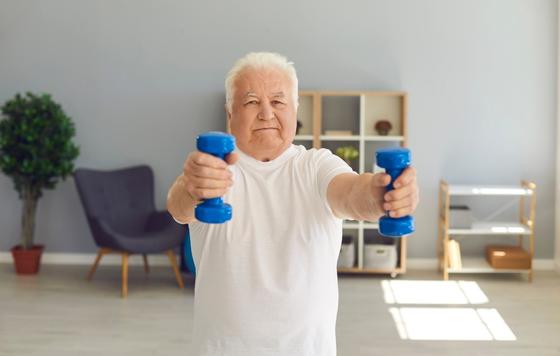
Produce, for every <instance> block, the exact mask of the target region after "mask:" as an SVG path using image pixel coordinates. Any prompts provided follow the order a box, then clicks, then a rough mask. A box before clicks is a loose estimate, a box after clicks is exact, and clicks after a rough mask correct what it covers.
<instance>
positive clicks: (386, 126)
mask: <svg viewBox="0 0 560 356" xmlns="http://www.w3.org/2000/svg"><path fill="white" fill-rule="evenodd" d="M392 128H393V125H391V123H390V122H389V121H387V120H379V121H377V122H376V123H375V126H374V129H375V131H376V132H377V133H378V134H379V135H381V136H387V135H388V134H389V131H391V129H392Z"/></svg>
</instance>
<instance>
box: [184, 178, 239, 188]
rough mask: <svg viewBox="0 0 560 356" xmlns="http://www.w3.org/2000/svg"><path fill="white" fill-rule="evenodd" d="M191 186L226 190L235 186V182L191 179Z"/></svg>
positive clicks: (229, 180)
mask: <svg viewBox="0 0 560 356" xmlns="http://www.w3.org/2000/svg"><path fill="white" fill-rule="evenodd" d="M190 182H191V185H192V186H193V187H195V188H199V189H225V188H229V187H231V186H232V185H233V180H231V179H208V178H199V177H191V178H190Z"/></svg>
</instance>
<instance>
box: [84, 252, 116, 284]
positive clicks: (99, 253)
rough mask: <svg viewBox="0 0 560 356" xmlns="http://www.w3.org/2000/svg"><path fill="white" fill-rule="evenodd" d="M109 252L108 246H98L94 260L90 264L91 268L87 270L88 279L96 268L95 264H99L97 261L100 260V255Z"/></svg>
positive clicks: (89, 279)
mask: <svg viewBox="0 0 560 356" xmlns="http://www.w3.org/2000/svg"><path fill="white" fill-rule="evenodd" d="M109 252H111V249H108V248H100V249H99V251H97V257H96V258H95V262H93V266H91V269H90V270H89V273H88V275H87V280H88V281H91V279H92V278H93V275H94V273H95V271H96V270H97V266H98V265H99V261H101V257H103V255H104V254H107V253H109Z"/></svg>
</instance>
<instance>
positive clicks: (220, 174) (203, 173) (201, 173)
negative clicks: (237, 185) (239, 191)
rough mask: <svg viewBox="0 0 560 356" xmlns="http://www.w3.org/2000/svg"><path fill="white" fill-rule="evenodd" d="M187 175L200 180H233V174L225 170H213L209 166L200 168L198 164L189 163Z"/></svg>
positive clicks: (186, 169) (186, 168)
mask: <svg viewBox="0 0 560 356" xmlns="http://www.w3.org/2000/svg"><path fill="white" fill-rule="evenodd" d="M185 175H187V176H194V177H199V178H210V179H225V180H227V179H231V177H232V173H231V172H230V171H229V170H228V169H225V168H213V167H207V166H199V165H197V164H196V163H189V164H188V165H187V167H185Z"/></svg>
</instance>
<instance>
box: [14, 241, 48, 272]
mask: <svg viewBox="0 0 560 356" xmlns="http://www.w3.org/2000/svg"><path fill="white" fill-rule="evenodd" d="M44 248H45V246H43V245H33V247H32V248H31V249H29V250H24V249H23V248H22V247H21V245H17V246H14V247H12V257H13V258H14V267H15V268H16V273H17V274H37V272H39V267H41V255H42V254H43V249H44Z"/></svg>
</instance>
